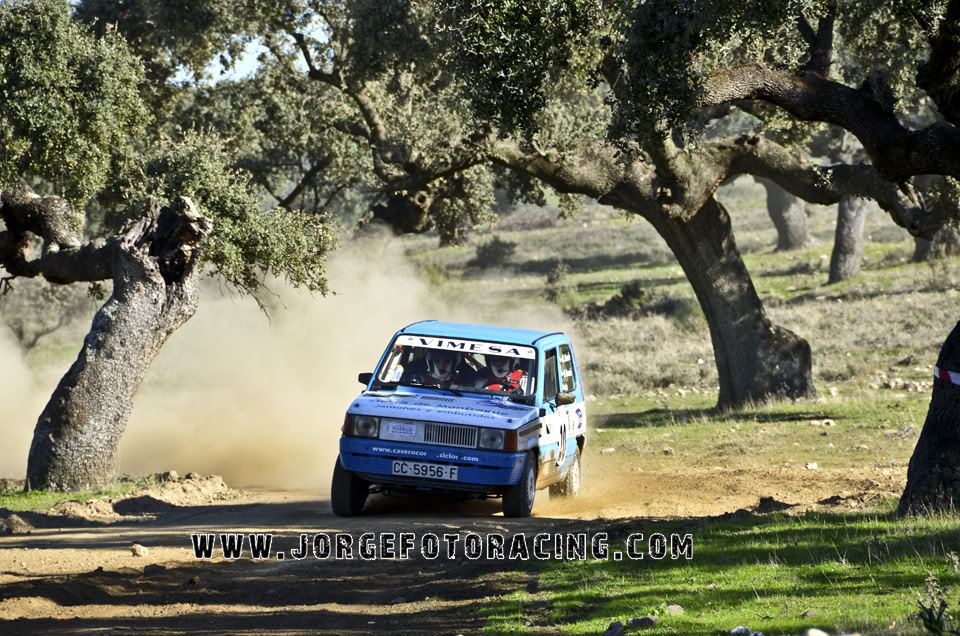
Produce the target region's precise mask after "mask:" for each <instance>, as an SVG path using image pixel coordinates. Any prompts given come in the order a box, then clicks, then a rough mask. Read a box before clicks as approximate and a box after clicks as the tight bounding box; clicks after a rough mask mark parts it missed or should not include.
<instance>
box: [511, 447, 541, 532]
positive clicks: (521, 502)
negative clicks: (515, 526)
mask: <svg viewBox="0 0 960 636" xmlns="http://www.w3.org/2000/svg"><path fill="white" fill-rule="evenodd" d="M536 494H537V464H536V462H535V461H534V459H533V455H531V454H529V453H528V454H527V461H526V462H525V463H524V465H523V472H522V473H520V481H519V482H517V485H516V486H508V487H507V489H506V490H505V491H504V492H503V516H504V517H529V516H530V513H531V512H532V511H533V499H534V497H535V496H536Z"/></svg>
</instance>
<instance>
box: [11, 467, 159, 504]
mask: <svg viewBox="0 0 960 636" xmlns="http://www.w3.org/2000/svg"><path fill="white" fill-rule="evenodd" d="M155 483H156V480H155V479H154V478H153V477H152V476H151V477H139V478H137V479H130V480H123V481H120V482H118V483H117V484H115V485H114V486H110V487H108V488H104V489H102V490H82V491H78V492H60V491H54V490H31V491H29V492H24V491H23V489H22V487H21V486H17V487H13V486H9V485H7V486H4V487H0V508H6V509H7V510H10V511H12V512H46V511H47V510H49V509H50V508H53V507H54V506H56V505H57V504H58V503H60V502H63V501H90V500H91V499H99V498H100V497H118V496H121V495H125V494H127V493H130V492H133V491H135V490H140V489H141V488H147V487H149V486H152V485H154V484H155Z"/></svg>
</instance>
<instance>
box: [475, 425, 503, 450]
mask: <svg viewBox="0 0 960 636" xmlns="http://www.w3.org/2000/svg"><path fill="white" fill-rule="evenodd" d="M479 446H480V448H492V449H495V450H500V449H502V448H503V431H501V430H499V429H495V428H481V429H480V444H479Z"/></svg>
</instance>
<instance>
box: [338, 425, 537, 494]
mask: <svg viewBox="0 0 960 636" xmlns="http://www.w3.org/2000/svg"><path fill="white" fill-rule="evenodd" d="M340 460H341V461H342V462H343V467H344V468H346V469H347V470H350V471H353V472H354V473H356V474H357V476H358V477H361V478H362V479H365V480H367V481H370V482H373V483H379V484H385V485H395V486H401V487H412V488H426V489H436V490H457V491H467V492H477V493H484V492H495V491H497V490H500V489H502V488H503V487H504V486H513V485H516V484H517V483H518V482H519V481H520V474H521V473H522V472H523V463H524V461H525V460H526V453H525V452H519V453H511V452H506V451H489V450H480V449H476V448H457V447H450V446H436V445H432V444H415V443H411V442H394V441H386V440H379V439H369V438H366V437H341V438H340ZM394 460H402V461H408V462H428V463H431V464H446V465H453V466H457V479H456V480H455V481H454V480H447V479H428V478H424V477H408V476H404V475H394V474H392V473H393V462H394Z"/></svg>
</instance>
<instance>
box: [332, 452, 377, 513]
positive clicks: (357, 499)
mask: <svg viewBox="0 0 960 636" xmlns="http://www.w3.org/2000/svg"><path fill="white" fill-rule="evenodd" d="M369 493H370V484H368V483H367V482H365V481H364V480H362V479H360V478H359V477H357V476H356V475H354V474H353V472H352V471H349V470H347V469H346V468H344V467H343V464H341V463H340V457H339V456H338V457H337V465H336V466H334V467H333V483H332V484H331V485H330V505H331V506H332V507H333V514H335V515H337V516H338V517H352V516H354V515H358V514H360V511H361V510H363V504H364V503H365V502H366V501H367V495H368V494H369Z"/></svg>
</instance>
